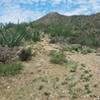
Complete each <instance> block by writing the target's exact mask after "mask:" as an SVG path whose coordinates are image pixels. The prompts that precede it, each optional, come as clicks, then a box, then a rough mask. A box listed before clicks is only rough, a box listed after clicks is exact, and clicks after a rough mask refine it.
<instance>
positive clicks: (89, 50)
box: [81, 46, 96, 54]
mask: <svg viewBox="0 0 100 100" xmlns="http://www.w3.org/2000/svg"><path fill="white" fill-rule="evenodd" d="M94 52H96V51H95V49H92V48H90V47H87V46H83V47H82V50H81V53H82V54H88V53H94Z"/></svg>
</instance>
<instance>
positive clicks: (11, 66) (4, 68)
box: [0, 63, 23, 76]
mask: <svg viewBox="0 0 100 100" xmlns="http://www.w3.org/2000/svg"><path fill="white" fill-rule="evenodd" d="M22 68H23V66H22V65H21V64H20V63H6V64H0V75H1V76H9V75H16V74H18V73H19V72H20V70H21V69H22Z"/></svg>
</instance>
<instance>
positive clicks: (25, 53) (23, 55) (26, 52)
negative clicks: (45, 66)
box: [19, 48, 32, 61]
mask: <svg viewBox="0 0 100 100" xmlns="http://www.w3.org/2000/svg"><path fill="white" fill-rule="evenodd" d="M31 57H32V50H31V48H27V49H22V50H21V51H20V53H19V59H20V60H21V61H27V60H30V59H31Z"/></svg>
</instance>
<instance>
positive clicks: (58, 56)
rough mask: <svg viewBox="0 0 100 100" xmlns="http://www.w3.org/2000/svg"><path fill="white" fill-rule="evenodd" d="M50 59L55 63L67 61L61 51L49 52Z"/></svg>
mask: <svg viewBox="0 0 100 100" xmlns="http://www.w3.org/2000/svg"><path fill="white" fill-rule="evenodd" d="M50 61H51V62H52V63H55V64H64V63H67V59H66V56H65V55H64V54H63V53H62V52H56V51H54V52H51V53H50Z"/></svg>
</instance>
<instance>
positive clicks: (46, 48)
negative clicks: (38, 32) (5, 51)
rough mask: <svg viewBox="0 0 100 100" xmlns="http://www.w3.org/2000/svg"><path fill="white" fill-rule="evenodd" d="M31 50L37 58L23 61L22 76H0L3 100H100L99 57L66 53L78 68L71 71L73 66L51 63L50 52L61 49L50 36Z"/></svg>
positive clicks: (93, 54)
mask: <svg viewBox="0 0 100 100" xmlns="http://www.w3.org/2000/svg"><path fill="white" fill-rule="evenodd" d="M32 47H33V52H35V53H36V56H35V57H34V56H33V58H32V60H31V61H28V62H23V65H24V66H25V67H24V69H23V70H22V72H21V73H20V74H18V75H16V76H11V77H0V100H74V99H75V100H100V56H97V55H96V54H95V53H91V54H87V55H83V54H79V53H67V55H66V58H68V59H70V60H73V61H75V62H76V63H77V66H78V67H77V69H76V71H74V72H72V71H71V70H70V68H69V67H70V66H63V65H58V64H52V63H50V61H49V59H50V57H49V55H48V54H49V52H50V51H51V50H59V49H60V46H59V45H56V44H49V39H48V38H47V37H45V38H44V39H43V40H42V41H41V42H38V43H37V44H36V45H34V46H32Z"/></svg>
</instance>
